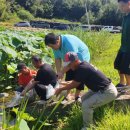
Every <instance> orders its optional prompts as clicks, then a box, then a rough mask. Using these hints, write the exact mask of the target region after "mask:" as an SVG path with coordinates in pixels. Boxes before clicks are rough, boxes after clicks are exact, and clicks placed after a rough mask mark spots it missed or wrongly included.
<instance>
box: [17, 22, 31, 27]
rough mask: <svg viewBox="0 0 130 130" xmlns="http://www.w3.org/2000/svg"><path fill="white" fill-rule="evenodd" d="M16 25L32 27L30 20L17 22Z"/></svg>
mask: <svg viewBox="0 0 130 130" xmlns="http://www.w3.org/2000/svg"><path fill="white" fill-rule="evenodd" d="M14 26H15V27H30V26H31V25H30V23H29V22H18V23H16V24H14Z"/></svg>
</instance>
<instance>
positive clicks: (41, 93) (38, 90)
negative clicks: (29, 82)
mask: <svg viewBox="0 0 130 130" xmlns="http://www.w3.org/2000/svg"><path fill="white" fill-rule="evenodd" d="M35 91H36V93H37V95H38V96H39V97H40V99H41V100H47V99H46V93H47V91H46V87H45V86H44V85H42V84H37V85H35Z"/></svg>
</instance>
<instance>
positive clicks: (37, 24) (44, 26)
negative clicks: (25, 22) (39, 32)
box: [30, 21, 50, 28]
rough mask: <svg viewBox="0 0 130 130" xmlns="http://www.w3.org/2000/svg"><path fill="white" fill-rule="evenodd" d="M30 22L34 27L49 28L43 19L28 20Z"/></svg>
mask: <svg viewBox="0 0 130 130" xmlns="http://www.w3.org/2000/svg"><path fill="white" fill-rule="evenodd" d="M30 24H31V26H32V27H34V28H50V24H48V23H46V22H44V21H30Z"/></svg>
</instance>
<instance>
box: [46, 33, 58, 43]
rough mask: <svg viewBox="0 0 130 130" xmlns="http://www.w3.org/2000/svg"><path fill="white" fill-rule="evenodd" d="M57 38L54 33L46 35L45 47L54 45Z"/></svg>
mask: <svg viewBox="0 0 130 130" xmlns="http://www.w3.org/2000/svg"><path fill="white" fill-rule="evenodd" d="M56 40H57V36H56V35H55V34H54V33H48V34H47V35H46V36H45V45H49V44H56Z"/></svg>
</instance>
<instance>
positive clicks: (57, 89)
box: [55, 88, 62, 96]
mask: <svg viewBox="0 0 130 130" xmlns="http://www.w3.org/2000/svg"><path fill="white" fill-rule="evenodd" d="M61 91H62V89H61V88H56V89H55V95H56V96H58V95H59V94H60V93H61Z"/></svg>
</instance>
